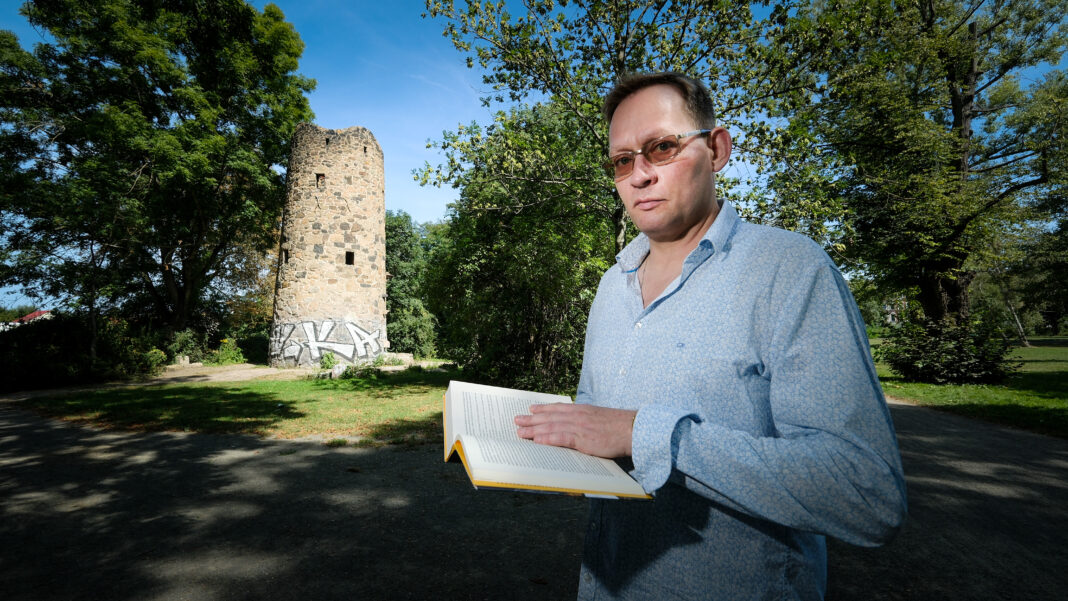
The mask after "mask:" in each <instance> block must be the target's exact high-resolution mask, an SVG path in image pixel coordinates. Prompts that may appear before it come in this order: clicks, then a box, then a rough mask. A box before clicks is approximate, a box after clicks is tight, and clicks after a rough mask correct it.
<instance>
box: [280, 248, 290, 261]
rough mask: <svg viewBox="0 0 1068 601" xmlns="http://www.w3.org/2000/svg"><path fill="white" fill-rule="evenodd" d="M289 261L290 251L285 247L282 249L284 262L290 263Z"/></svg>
mask: <svg viewBox="0 0 1068 601" xmlns="http://www.w3.org/2000/svg"><path fill="white" fill-rule="evenodd" d="M288 262H289V251H288V250H286V249H284V248H283V249H282V263H288Z"/></svg>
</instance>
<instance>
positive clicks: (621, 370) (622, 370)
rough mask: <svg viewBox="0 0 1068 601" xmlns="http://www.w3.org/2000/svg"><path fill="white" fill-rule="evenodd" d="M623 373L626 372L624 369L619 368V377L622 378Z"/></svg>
mask: <svg viewBox="0 0 1068 601" xmlns="http://www.w3.org/2000/svg"><path fill="white" fill-rule="evenodd" d="M625 373H627V370H626V368H623V367H620V368H619V375H621V376H622V375H623V374H625Z"/></svg>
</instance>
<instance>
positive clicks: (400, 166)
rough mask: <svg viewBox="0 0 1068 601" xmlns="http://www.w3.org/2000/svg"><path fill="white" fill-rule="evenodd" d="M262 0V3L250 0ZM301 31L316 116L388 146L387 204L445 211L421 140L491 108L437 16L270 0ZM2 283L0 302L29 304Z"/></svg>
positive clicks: (0, 8) (3, 11)
mask: <svg viewBox="0 0 1068 601" xmlns="http://www.w3.org/2000/svg"><path fill="white" fill-rule="evenodd" d="M253 4H255V5H256V6H257V7H258V8H260V9H262V8H263V6H264V5H266V4H267V2H265V1H263V0H253ZM274 4H276V5H278V7H279V8H281V9H282V12H283V13H285V16H286V20H287V21H289V22H290V23H292V24H293V26H294V27H295V28H296V30H297V32H298V33H299V34H300V37H301V39H303V40H304V44H305V48H304V56H303V58H302V59H301V61H300V69H299V71H300V73H301V74H302V75H305V76H307V77H312V78H314V79H316V80H317V82H318V85H317V86H316V89H315V91H314V92H312V93H311V94H310V96H309V99H310V101H311V108H312V110H313V111H314V112H315V122H316V123H317V124H318V125H321V126H323V127H329V128H335V129H341V128H345V127H351V126H353V125H359V126H362V127H366V128H368V129H370V130H371V132H372V133H374V135H375V137H376V138H377V139H378V143H379V145H381V146H382V150H383V152H384V154H385V169H386V208H387V209H390V210H394V211H396V210H403V211H406V212H408V213H409V214H410V215H411V216H412V218H413V219H414V220H415V221H419V222H425V221H437V220H440V219H443V218H444V217H445V211H446V205H447V204H448V203H449V202H451V201H452V200H453V199H455V198H456V196H457V192H456V191H455V190H453V189H451V188H441V189H438V188H434V187H430V186H426V187H422V186H419V184H417V183H416V182H415V181H414V180H413V179H412V175H411V173H412V170H413V169H417V168H420V167H422V166H423V164H424V163H426V162H429V163H431V164H432V165H436V164H437V163H439V162H441V160H442V157H441V155H440V154H438V153H437V152H435V151H433V150H428V149H427V148H426V143H427V140H438V139H440V138H441V134H442V132H443V131H445V130H455V129H456V126H457V125H458V124H461V123H465V124H466V123H470V122H471V121H473V120H475V121H478V122H480V123H487V122H489V121H490V120H491V111H490V110H489V109H487V108H485V107H483V106H482V103H481V102H480V100H479V98H480V96H481V95H482V91H483V90H485V86H483V85H482V83H481V76H480V74H479V72H478V71H476V70H473V69H468V68H467V66H466V63H465V59H464V55H462V54H461V53H460V52H458V51H457V50H456V49H455V48H453V46H452V43H451V42H450V41H449V40H448V39H447V38H445V37H443V36H442V35H441V32H442V30H443V29H444V24H443V22H442V21H440V20H437V19H430V18H426V19H424V18H422V17H421V14H422V12H423V10H424V2H423V0H387V1H381V2H376V1H367V0H355V1H344V0H298V1H294V0H275V1H274ZM21 5H22V1H21V0H0V29H9V30H12V31H14V32H15V34H16V35H18V38H19V43H20V44H21V45H22V47H23V48H27V49H29V48H32V46H33V44H34V43H36V42H40V41H43V39H42V38H41V36H40V34H38V33H37V32H36V31H35V30H34V29H33V28H32V27H30V25H29V23H27V22H26V19H25V18H23V17H22V16H21V15H20V14H19V13H18V8H19V6H21ZM29 302H30V301H29V300H28V299H25V298H24V297H23V296H22V295H21V294H20V293H18V292H17V291H13V290H0V306H12V305H16V304H22V303H29Z"/></svg>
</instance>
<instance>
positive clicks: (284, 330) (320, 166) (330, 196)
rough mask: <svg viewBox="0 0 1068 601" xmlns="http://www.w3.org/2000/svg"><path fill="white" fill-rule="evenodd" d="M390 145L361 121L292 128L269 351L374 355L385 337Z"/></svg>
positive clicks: (286, 357) (275, 354)
mask: <svg viewBox="0 0 1068 601" xmlns="http://www.w3.org/2000/svg"><path fill="white" fill-rule="evenodd" d="M385 220H386V205H385V172H384V167H383V160H382V149H381V148H380V147H379V146H378V142H377V141H376V140H375V137H374V135H372V134H371V132H370V131H368V130H367V129H365V128H363V127H350V128H348V129H342V130H333V129H324V128H321V127H318V126H316V125H312V124H309V123H303V124H301V125H299V126H298V127H297V130H296V131H295V132H294V133H293V140H292V149H291V152H290V156H289V171H288V176H287V188H286V204H285V210H284V212H283V217H282V240H281V244H280V247H279V257H278V262H279V266H278V267H279V269H278V280H277V282H276V284H275V295H274V321H273V323H272V326H271V343H270V360H271V365H274V366H296V365H319V360H320V358H321V357H322V354H323V353H325V352H327V351H329V352H332V353H333V354H334V357H335V358H337V359H338V361H339V362H340V363H358V362H361V361H367V360H369V359H373V358H374V357H375V356H377V355H378V354H380V353H382V352H383V351H384V350H385V348H386V347H387V346H388V345H389V343H388V342H386V221H385Z"/></svg>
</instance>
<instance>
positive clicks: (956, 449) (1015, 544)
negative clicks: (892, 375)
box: [828, 405, 1068, 600]
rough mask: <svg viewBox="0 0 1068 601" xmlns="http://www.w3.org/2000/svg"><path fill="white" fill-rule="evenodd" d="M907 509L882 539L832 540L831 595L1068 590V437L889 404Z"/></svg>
mask: <svg viewBox="0 0 1068 601" xmlns="http://www.w3.org/2000/svg"><path fill="white" fill-rule="evenodd" d="M891 411H892V413H893V417H894V424H895V426H896V428H897V432H898V439H899V443H900V446H901V454H902V461H903V462H904V466H905V476H906V479H907V481H908V494H909V519H908V522H907V523H906V525H905V528H904V529H903V530H902V532H901V534H900V535H899V536H898V538H897V539H896V540H895V541H894V542H893V543H891V544H890V545H889V546H887V547H884V548H881V549H861V548H857V547H851V546H849V545H845V544H842V543H838V542H837V541H829V552H830V568H829V571H830V574H829V578H830V590H829V591H828V599H831V600H833V599H865V600H891V599H893V600H898V599H900V600H910V599H920V600H927V599H932V600H934V599H938V600H958V599H959V600H965V599H975V600H986V599H998V600H1023V599H1035V600H1048V599H1061V598H1063V596H1064V591H1065V590H1068V573H1066V571H1065V570H1064V565H1063V562H1064V541H1065V539H1066V537H1068V510H1066V508H1068V441H1066V440H1062V439H1057V438H1051V437H1045V436H1040V435H1037V434H1031V433H1028V432H1021V431H1016V430H1011V429H1007V428H1002V427H999V426H995V425H991V424H987V423H984V422H979V421H976V420H971V419H967V418H964V417H960V416H955V415H950V414H947V413H942V412H938V411H932V410H930V409H924V408H921V407H914V406H910V405H894V406H892V407H891Z"/></svg>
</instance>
